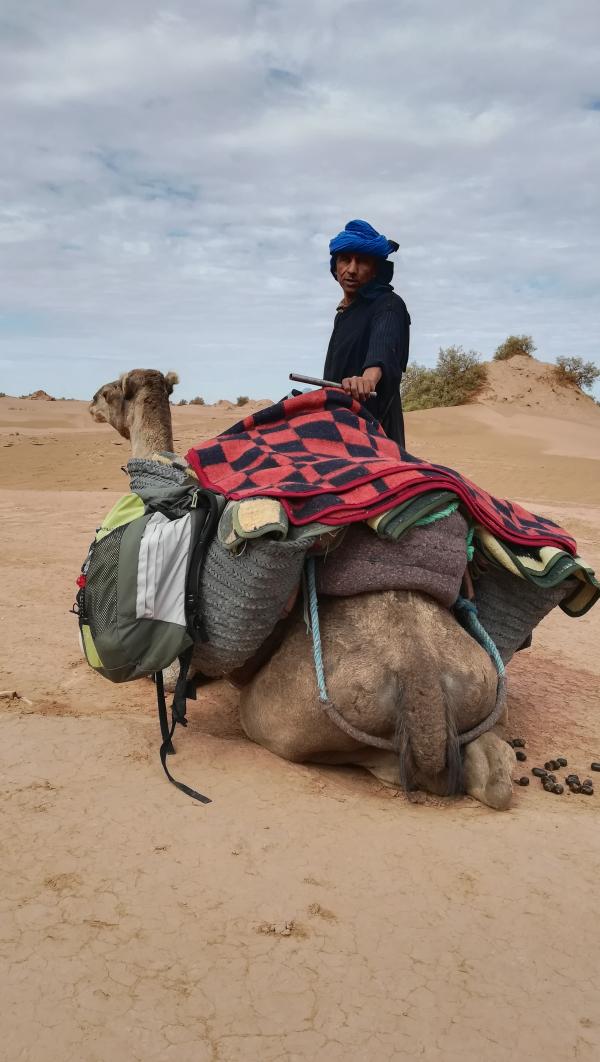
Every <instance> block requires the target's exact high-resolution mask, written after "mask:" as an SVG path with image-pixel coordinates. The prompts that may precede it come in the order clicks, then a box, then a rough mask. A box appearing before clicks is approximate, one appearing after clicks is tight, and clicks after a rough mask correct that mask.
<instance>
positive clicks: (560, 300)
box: [0, 0, 600, 401]
mask: <svg viewBox="0 0 600 1062" xmlns="http://www.w3.org/2000/svg"><path fill="white" fill-rule="evenodd" d="M0 84H1V92H0V158H1V160H2V162H1V165H0V193H1V194H0V258H1V265H2V273H1V275H2V283H1V284H0V390H2V391H5V392H7V393H9V394H21V393H28V392H30V391H31V390H33V389H34V388H44V389H45V390H47V391H49V392H50V393H51V394H53V395H55V396H57V397H59V396H63V395H64V396H66V397H76V398H88V397H90V396H91V395H92V394H93V392H94V391H95V390H96V389H97V388H98V387H99V386H100V385H101V384H102V383H104V382H106V381H108V380H111V379H114V378H115V377H116V376H117V375H118V374H119V373H121V372H123V371H125V370H127V369H131V368H135V367H144V368H149V367H154V368H159V369H162V370H163V371H166V370H167V369H175V370H176V371H177V372H178V373H179V375H180V377H181V384H180V386H179V388H178V389H177V390H176V392H175V396H174V397H175V399H177V397H180V398H181V397H186V398H191V397H193V396H195V395H202V396H204V397H205V399H206V400H207V401H216V400H218V399H220V398H234V399H235V398H236V397H237V396H238V395H250V396H251V397H257V398H258V397H261V398H262V397H269V398H273V399H277V398H279V397H281V396H282V395H283V394H285V393H286V391H287V390H288V389H289V386H290V385H289V383H288V373H289V372H291V371H296V372H301V373H308V374H311V375H320V374H321V373H322V369H323V361H324V354H325V350H326V347H327V342H328V339H329V335H330V332H331V327H332V322H333V316H334V312H335V306H336V304H337V302H338V301H339V297H340V295H341V291H340V289H339V287H338V286H337V285H336V283H335V281H334V280H333V278H332V277H331V275H330V273H329V256H328V242H329V239H330V238H331V236H333V235H334V234H335V233H336V232H338V231H339V230H340V229H341V228H343V227H344V225H345V224H346V222H347V221H348V220H350V219H352V218H366V219H367V220H368V221H370V222H371V224H373V225H374V226H375V227H376V228H377V229H378V230H379V231H381V232H383V233H385V234H386V235H387V236H388V237H391V238H392V239H395V240H397V241H398V243H399V244H400V250H399V252H398V253H397V254H396V255H395V256H394V260H395V263H396V265H395V270H396V272H395V279H394V284H395V288H396V290H397V291H398V292H399V293H400V294H401V295H402V296H403V298H404V299H405V301H406V303H407V305H408V308H409V311H410V314H411V317H412V322H413V323H412V334H411V360H412V361H417V362H421V363H423V364H429V365H431V364H433V363H434V362H435V359H436V356H437V352H438V350H439V348H440V347H445V346H448V345H450V344H462V345H463V347H464V348H465V349H467V350H475V351H477V352H479V353H481V354H482V356H484V357H486V358H489V357H490V356H491V355H492V354H493V351H494V350H495V348H496V346H497V345H498V344H499V343H500V342H501V341H502V340H503V339H504V338H505V337H506V336H507V335H508V334H510V333H517V334H523V333H525V334H530V335H532V336H533V338H534V341H535V343H536V345H537V348H538V351H537V356H538V357H540V358H542V359H543V360H546V361H553V360H555V358H556V357H557V356H559V355H565V354H567V355H578V356H580V357H583V358H585V359H586V360H594V361H596V362H598V363H599V364H600V345H599V335H600V328H599V326H600V309H599V305H600V304H599V300H598V286H599V284H598V281H599V273H600V271H599V268H598V263H599V254H598V251H599V242H600V240H599V237H600V209H599V207H600V203H599V200H600V192H599V188H600V179H599V177H600V5H598V4H597V3H596V2H595V0H550V2H547V0H542V2H540V0H530V2H529V3H527V4H524V3H523V0H518V2H513V0H503V2H500V0H487V2H486V3H485V4H482V3H481V2H480V0H479V2H470V0H454V2H453V3H447V0H414V2H404V0H378V2H373V0H371V2H370V3H365V2H362V0H358V2H354V0H303V3H302V4H299V3H298V2H293V0H221V2H220V3H219V4H216V3H210V4H209V3H207V2H204V3H202V2H198V0H193V2H192V0H189V2H186V0H175V2H173V3H166V4H164V5H159V6H155V5H154V4H152V3H142V2H140V0H127V3H123V0H118V2H117V0H103V2H102V3H100V2H99V0H94V2H92V0H77V2H75V0H44V2H41V0H4V2H3V4H2V7H1V9H0Z"/></svg>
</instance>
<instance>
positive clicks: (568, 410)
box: [474, 355, 600, 419]
mask: <svg viewBox="0 0 600 1062" xmlns="http://www.w3.org/2000/svg"><path fill="white" fill-rule="evenodd" d="M486 368H487V382H486V384H485V385H484V386H483V387H482V389H481V391H480V392H479V393H478V394H477V396H476V398H475V399H474V401H475V402H480V403H483V404H484V405H490V404H496V403H503V404H504V403H509V404H510V405H513V406H521V407H525V408H528V407H529V408H531V409H535V410H536V412H538V413H542V412H543V413H546V414H547V415H548V416H552V415H555V416H561V415H562V416H563V417H564V416H570V415H573V414H576V415H578V416H581V415H583V416H584V417H585V418H586V419H588V416H589V415H591V416H592V417H594V418H596V417H600V406H597V405H596V403H595V402H594V399H593V398H590V396H589V395H586V394H584V392H583V391H581V390H580V388H579V387H577V385H576V384H574V383H569V382H565V383H559V382H558V380H557V378H556V374H555V366H554V365H549V364H547V363H546V362H543V361H537V359H536V358H528V357H525V356H523V357H521V356H519V355H517V357H514V358H509V359H508V360H507V361H492V362H489V363H487V364H486Z"/></svg>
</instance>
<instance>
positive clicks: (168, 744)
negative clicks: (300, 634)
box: [72, 485, 220, 803]
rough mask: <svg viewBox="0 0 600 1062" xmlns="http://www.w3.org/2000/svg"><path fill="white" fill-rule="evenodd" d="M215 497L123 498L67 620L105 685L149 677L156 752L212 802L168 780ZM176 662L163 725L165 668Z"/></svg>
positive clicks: (184, 492)
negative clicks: (158, 739)
mask: <svg viewBox="0 0 600 1062" xmlns="http://www.w3.org/2000/svg"><path fill="white" fill-rule="evenodd" d="M219 511H220V505H219V498H218V496H217V495H215V494H213V493H212V492H211V491H207V490H203V489H202V488H200V487H197V486H193V485H187V486H185V487H181V486H179V487H174V488H173V490H172V491H169V490H167V491H164V492H161V493H160V494H159V495H157V497H153V498H152V499H151V500H150V501H148V498H146V500H144V498H142V497H141V496H140V495H139V494H135V493H132V494H126V495H125V496H124V497H123V498H121V499H120V500H119V501H118V502H117V503H116V505H114V506H113V508H112V509H111V510H110V512H109V513H108V515H107V516H106V517H105V519H104V521H103V522H102V526H101V527H99V528H98V530H97V532H96V537H95V538H94V541H93V542H92V544H91V546H90V548H89V551H88V555H87V557H86V559H85V561H84V563H83V566H82V568H81V575H80V576H79V578H78V579H77V585H78V587H79V590H78V592H77V598H76V601H75V605H74V606H73V610H72V611H73V612H74V613H75V614H76V615H77V616H78V619H79V630H80V636H81V643H82V648H83V651H84V653H85V657H86V659H87V662H88V664H89V665H90V667H92V668H93V669H94V671H97V672H98V673H99V674H100V675H103V676H104V677H105V678H108V679H110V681H111V682H129V681H131V680H132V679H138V678H147V677H151V676H152V677H154V681H155V683H156V694H157V702H158V714H159V720H160V727H161V734H162V745H161V750H160V758H161V762H162V765H163V768H164V770H165V773H166V775H167V777H168V779H169V781H171V782H172V783H173V784H174V785H176V786H177V787H178V788H179V789H181V790H182V791H183V792H185V793H187V794H188V795H189V796H193V797H195V799H197V800H200V801H202V802H203V803H210V801H209V799H208V797H204V796H202V795H201V794H200V793H197V792H196V791H195V790H193V789H190V788H189V787H188V786H185V785H183V784H182V783H181V782H177V781H176V780H175V779H174V778H173V777H172V776H171V774H170V773H169V770H168V768H167V764H166V757H167V754H168V753H170V752H174V749H173V745H172V737H173V732H174V730H175V727H176V725H177V723H180V724H181V725H182V726H186V725H187V720H186V699H187V673H188V668H189V664H190V660H191V657H192V652H193V649H194V645H195V644H196V642H197V641H203V640H204V641H205V640H206V638H205V636H204V631H203V623H202V615H201V612H200V606H199V595H200V579H201V575H202V565H203V561H204V556H205V553H206V548H207V546H208V545H209V543H210V541H211V539H212V537H213V535H214V534H215V532H216V527H217V523H218V518H219ZM176 659H179V663H180V670H179V677H178V679H177V684H176V687H175V693H174V696H173V704H172V709H171V711H172V722H171V726H169V722H168V716H167V707H166V701H165V693H164V685H163V677H162V672H163V669H164V668H166V667H168V666H169V665H170V664H172V663H173V661H174V660H176Z"/></svg>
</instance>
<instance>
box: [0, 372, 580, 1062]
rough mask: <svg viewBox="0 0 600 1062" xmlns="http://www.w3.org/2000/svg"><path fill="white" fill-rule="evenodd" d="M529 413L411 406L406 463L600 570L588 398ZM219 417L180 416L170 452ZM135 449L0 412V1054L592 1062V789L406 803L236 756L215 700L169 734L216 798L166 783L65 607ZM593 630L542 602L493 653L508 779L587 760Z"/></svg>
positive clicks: (306, 769) (37, 410) (138, 701)
mask: <svg viewBox="0 0 600 1062" xmlns="http://www.w3.org/2000/svg"><path fill="white" fill-rule="evenodd" d="M527 386H533V385H531V384H529V383H528V384H527ZM527 394H529V392H527ZM527 401H528V399H526V398H525V397H523V395H521V397H519V396H518V395H517V396H515V395H514V394H513V395H512V396H511V397H510V399H509V400H507V401H506V402H504V401H503V397H502V395H501V394H500V393H499V391H498V389H497V390H496V391H495V392H493V393H491V394H488V397H487V399H485V400H484V401H480V402H478V403H475V404H473V405H471V406H467V407H463V408H460V409H455V410H431V411H426V412H423V413H416V414H411V415H409V416H408V417H407V438H408V440H409V446H410V448H411V450H412V451H413V452H414V453H417V454H419V455H422V456H426V457H430V458H432V459H434V460H441V461H443V462H445V463H448V464H451V465H454V466H455V467H457V468H459V469H460V470H461V471H463V472H464V473H465V474H467V475H469V476H471V477H472V478H473V479H475V480H476V482H478V483H479V484H480V485H481V486H483V487H486V488H488V489H490V490H492V491H493V492H495V493H499V494H501V495H504V496H509V497H511V498H513V499H515V500H518V501H521V502H523V503H525V504H527V505H528V506H530V507H531V508H533V509H534V510H536V509H537V510H538V511H543V512H544V513H546V514H548V515H550V516H552V517H554V518H555V519H558V520H559V521H560V522H561V523H562V524H564V525H565V526H566V527H567V528H568V529H569V530H570V531H572V532H573V533H575V535H576V536H577V538H578V540H579V544H580V550H581V552H582V553H583V554H584V556H585V557H586V558H588V559H589V561H590V562H591V563H595V564H596V566H597V568H600V462H599V457H600V410H598V409H597V407H594V406H593V405H592V404H588V403H587V402H584V403H580V402H577V405H575V400H573V401H570V402H565V403H563V404H562V405H561V404H559V405H558V407H556V408H554V407H553V408H551V409H548V408H546V407H544V406H535V405H533V404H531V405H530V406H528V405H527ZM580 407H583V408H584V410H585V415H584V416H583V415H580V414H579V409H580ZM247 408H249V407H247ZM237 418H238V411H237V410H235V409H233V410H230V409H225V408H223V407H219V408H216V407H210V406H206V407H199V406H193V407H190V406H188V407H175V408H174V423H175V436H176V439H177V444H176V445H177V447H178V448H179V449H180V450H185V448H186V447H187V446H188V445H189V444H191V443H192V442H193V441H195V440H198V439H200V438H203V437H208V436H210V435H213V434H215V433H216V432H217V431H219V430H221V429H222V428H223V427H225V426H226V425H227V424H230V423H233V422H234V421H235V420H236V419H237ZM127 452H128V450H127V444H126V443H124V442H123V441H122V440H120V439H119V438H118V437H117V436H116V435H115V434H114V433H113V432H112V430H111V429H110V428H108V427H107V426H104V425H98V424H94V423H93V422H92V421H91V419H90V418H89V416H88V414H87V411H86V405H85V403H80V402H65V401H55V402H41V401H35V400H16V399H11V398H3V399H0V509H1V525H0V526H1V532H0V534H1V549H0V566H1V576H2V589H3V593H2V600H1V603H0V630H1V631H2V645H1V648H0V664H1V672H0V690H3V691H9V693H12V692H13V691H16V692H17V693H18V694H19V695H20V696H18V697H12V696H4V697H3V698H0V708H1V711H2V734H3V741H2V746H1V750H0V759H1V761H2V811H3V814H2V824H1V845H2V862H1V869H0V874H1V877H2V887H1V895H2V900H1V901H0V902H1V904H2V916H1V919H0V941H1V944H0V955H1V957H2V966H3V970H2V976H1V978H0V997H1V1000H2V1012H3V1015H4V1020H3V1034H2V1047H1V1048H0V1056H1V1057H2V1058H5V1059H7V1060H10V1062H16V1060H19V1062H106V1060H111V1062H132V1060H140V1062H155V1060H156V1062H159V1060H160V1062H168V1060H170V1059H173V1060H175V1059H176V1060H177V1062H209V1060H210V1062H217V1060H218V1062H248V1060H255V1059H256V1060H259V1062H271V1060H272V1062H275V1060H277V1062H280V1060H284V1059H285V1060H288V1059H289V1060H305V1059H313V1058H314V1059H319V1060H326V1062H338V1060H339V1062H342V1060H348V1059H351V1060H357V1062H358V1060H360V1062H363V1060H370V1059H375V1058H376V1059H378V1060H379V1062H387V1060H407V1062H409V1060H410V1062H413V1060H414V1059H417V1058H423V1059H426V1060H427V1062H438V1060H439V1062H453V1060H455V1059H456V1060H459V1059H460V1060H461V1062H481V1060H482V1059H485V1060H487V1062H504V1060H506V1062H508V1060H512V1059H513V1058H515V1057H527V1058H530V1059H534V1060H537V1059H542V1058H544V1057H545V1056H546V1055H547V1056H548V1057H552V1058H553V1059H555V1060H557V1062H563V1060H567V1059H574V1060H575V1059H576V1060H584V1062H585V1060H588V1059H589V1060H590V1062H591V1060H595V1059H597V1058H598V1057H599V1056H600V1007H599V991H600V990H599V987H598V985H599V983H600V958H599V951H600V947H599V945H600V939H599V929H598V872H599V869H600V846H599V843H598V830H599V826H600V814H599V810H598V808H599V806H600V784H599V785H598V796H595V797H594V798H586V797H582V796H577V797H575V796H570V795H566V794H565V795H564V796H563V797H560V798H559V797H554V796H551V795H548V794H546V793H544V792H542V791H541V790H540V789H539V788H538V787H537V785H536V786H533V785H530V786H529V788H528V789H520V788H516V790H515V796H514V803H513V807H512V809H511V810H510V811H508V812H506V813H504V814H500V813H495V812H492V811H490V810H488V809H486V808H484V807H482V806H481V805H479V804H477V803H475V802H474V801H472V800H470V799H468V798H458V799H453V800H439V799H434V798H431V797H422V798H420V800H419V801H418V802H417V803H414V804H410V803H408V802H407V800H406V798H405V797H404V795H402V794H397V793H394V792H392V791H390V790H386V789H384V788H382V787H381V786H380V785H379V784H378V783H377V782H376V781H375V780H374V779H372V778H371V777H370V776H368V775H366V774H363V773H362V772H360V771H358V770H354V769H352V770H350V769H334V768H323V767H313V766H299V765H292V764H288V763H285V762H283V761H281V760H278V759H277V758H276V757H274V756H272V755H270V754H269V753H268V752H266V751H264V750H263V749H261V748H258V747H257V746H254V745H252V744H251V743H250V742H249V741H247V740H246V739H245V738H244V737H243V735H242V734H241V733H240V731H239V727H238V724H237V717H236V694H235V693H234V691H233V690H232V689H231V688H230V687H228V686H227V685H226V684H225V683H214V684H212V685H210V686H208V687H206V688H205V689H204V690H203V691H202V692H201V693H200V694H199V699H198V701H197V702H195V703H193V702H192V703H191V704H190V711H189V715H190V726H189V728H188V731H187V733H185V734H183V735H182V736H181V737H180V738H179V740H178V744H177V750H178V755H177V773H178V774H179V776H180V777H182V778H184V779H186V780H187V781H189V782H190V783H191V784H193V785H197V786H198V787H199V788H200V789H201V790H202V791H203V792H207V793H209V794H210V795H211V796H212V797H213V800H214V803H212V804H211V805H210V806H209V807H201V806H198V805H195V804H194V803H192V801H190V800H188V799H187V798H186V797H184V796H183V795H181V794H179V793H178V792H177V791H176V790H175V789H173V788H172V787H170V786H169V785H168V783H167V782H166V780H165V778H164V775H163V773H162V770H161V768H160V764H159V762H158V724H157V720H156V718H155V707H154V703H153V690H152V687H151V686H150V684H149V683H146V682H139V683H134V684H129V685H125V686H121V687H119V686H112V685H111V684H110V683H108V682H105V681H104V680H103V679H101V678H100V677H98V676H95V675H94V674H93V673H92V672H91V671H90V670H89V668H88V667H87V665H86V664H85V663H84V662H83V661H82V659H81V657H80V655H79V650H78V647H77V638H76V628H77V625H76V620H75V618H74V617H73V616H72V615H70V614H69V611H68V610H69V608H70V607H71V604H72V601H73V597H74V590H75V585H74V581H75V578H76V576H77V574H78V571H79V567H80V564H81V561H82V559H83V557H84V555H85V552H86V549H87V545H88V543H89V540H90V538H91V536H92V533H93V529H94V527H95V526H96V524H97V523H98V522H99V520H100V518H101V517H102V515H103V514H104V513H105V512H106V510H107V509H108V508H109V506H110V505H111V504H112V502H113V501H114V500H115V499H116V497H118V495H119V493H123V492H124V491H125V490H126V489H127V480H126V477H125V475H124V474H123V472H122V471H120V466H121V465H122V464H123V463H124V462H125V460H126V457H127ZM599 635H600V607H598V608H596V609H595V610H593V611H592V612H591V613H590V614H589V615H588V616H586V617H584V618H583V619H580V620H572V619H568V618H567V617H565V616H564V615H563V614H562V613H561V612H559V611H555V612H554V613H553V614H552V615H551V616H550V617H549V618H548V619H547V620H546V621H545V622H544V624H543V625H542V626H541V627H540V628H539V629H538V631H537V632H536V635H535V639H534V646H533V648H532V649H531V650H530V651H528V652H526V653H522V654H520V655H519V656H518V657H517V658H516V659H515V661H514V663H513V664H512V665H511V667H510V674H509V679H510V726H509V729H508V731H507V733H509V734H511V735H513V736H514V735H519V736H523V737H525V738H526V740H527V743H528V750H527V751H528V756H529V760H528V762H527V764H524V765H523V771H522V772H521V771H519V773H524V771H525V770H527V769H528V768H530V767H531V766H533V764H534V763H537V762H540V760H541V761H542V762H543V761H544V760H545V759H546V758H547V757H548V756H549V755H560V754H564V755H565V756H567V757H568V759H569V766H570V767H571V766H572V767H573V768H574V769H577V770H579V771H585V772H586V773H587V768H588V767H589V764H590V762H591V760H592V759H600V718H599V709H600V694H599V690H600V681H599V678H600V654H598V648H597V647H598V638H599ZM598 778H599V780H600V775H599V776H598Z"/></svg>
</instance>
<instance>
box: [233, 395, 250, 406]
mask: <svg viewBox="0 0 600 1062" xmlns="http://www.w3.org/2000/svg"><path fill="white" fill-rule="evenodd" d="M249 401H250V399H249V398H248V395H239V396H238V398H237V400H236V403H235V404H236V406H245V405H247V403H248V402H249Z"/></svg>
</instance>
